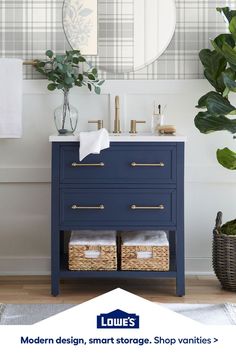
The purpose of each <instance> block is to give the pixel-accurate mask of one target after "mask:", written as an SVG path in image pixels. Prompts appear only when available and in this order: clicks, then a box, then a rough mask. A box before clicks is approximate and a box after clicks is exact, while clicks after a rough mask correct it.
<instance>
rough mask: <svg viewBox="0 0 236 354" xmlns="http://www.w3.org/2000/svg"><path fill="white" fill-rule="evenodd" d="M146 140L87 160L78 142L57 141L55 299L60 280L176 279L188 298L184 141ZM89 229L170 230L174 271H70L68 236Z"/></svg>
mask: <svg viewBox="0 0 236 354" xmlns="http://www.w3.org/2000/svg"><path fill="white" fill-rule="evenodd" d="M127 140H128V141H127ZM139 140H140V141H139ZM146 140H148V141H146ZM146 140H145V139H144V137H142V138H140V139H139V138H138V137H135V138H134V141H130V137H129V139H125V138H124V139H122V137H113V139H112V137H111V147H110V149H106V150H103V151H102V152H101V154H99V155H89V156H88V157H87V158H85V159H84V160H83V161H82V162H80V161H79V141H78V138H76V137H62V138H61V137H51V138H50V141H51V142H52V244H51V252H52V294H53V295H54V296H56V295H58V294H59V286H60V279H63V278H79V277H95V276H96V277H112V278H114V277H132V278H134V277H140V278H142V277H143V278H146V277H150V278H157V277H158V278H176V294H177V295H178V296H183V295H184V293H185V276H184V141H185V139H184V138H181V137H156V136H153V137H149V139H146ZM84 229H90V230H124V231H125V230H158V229H159V230H167V231H168V232H169V242H170V270H169V271H168V272H144V271H119V270H118V271H108V272H105V271H70V270H68V259H67V256H66V254H65V253H64V232H65V231H71V230H84Z"/></svg>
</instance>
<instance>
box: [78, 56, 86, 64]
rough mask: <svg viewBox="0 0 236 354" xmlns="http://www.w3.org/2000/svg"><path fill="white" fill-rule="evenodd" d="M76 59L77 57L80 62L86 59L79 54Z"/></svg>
mask: <svg viewBox="0 0 236 354" xmlns="http://www.w3.org/2000/svg"><path fill="white" fill-rule="evenodd" d="M78 59H79V62H81V63H84V62H85V61H86V59H85V58H84V57H81V56H80V57H79V58H78Z"/></svg>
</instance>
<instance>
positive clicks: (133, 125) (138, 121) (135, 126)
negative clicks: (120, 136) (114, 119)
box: [130, 120, 146, 134]
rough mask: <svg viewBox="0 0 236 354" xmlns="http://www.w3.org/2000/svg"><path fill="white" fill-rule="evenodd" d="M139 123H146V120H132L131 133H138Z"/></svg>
mask: <svg viewBox="0 0 236 354" xmlns="http://www.w3.org/2000/svg"><path fill="white" fill-rule="evenodd" d="M137 123H146V121H145V120H131V122H130V134H137V133H138V132H137Z"/></svg>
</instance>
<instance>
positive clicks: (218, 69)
mask: <svg viewBox="0 0 236 354" xmlns="http://www.w3.org/2000/svg"><path fill="white" fill-rule="evenodd" d="M199 58H200V60H201V62H202V64H203V66H204V67H205V71H204V75H205V77H206V78H207V80H208V81H209V82H210V83H211V85H212V86H213V87H214V88H215V89H216V90H217V91H219V92H223V91H224V89H225V86H224V83H223V81H222V78H221V73H222V72H223V71H224V70H225V69H226V66H227V61H226V59H225V58H224V56H222V55H221V54H220V53H218V52H217V51H216V50H213V51H211V50H210V49H203V50H201V51H200V53H199Z"/></svg>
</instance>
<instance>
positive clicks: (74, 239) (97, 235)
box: [70, 230, 116, 246]
mask: <svg viewBox="0 0 236 354" xmlns="http://www.w3.org/2000/svg"><path fill="white" fill-rule="evenodd" d="M70 245H89V246H115V245H116V231H94V230H81V231H72V233H71V238H70Z"/></svg>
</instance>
